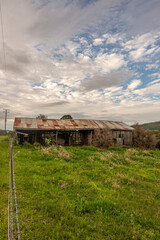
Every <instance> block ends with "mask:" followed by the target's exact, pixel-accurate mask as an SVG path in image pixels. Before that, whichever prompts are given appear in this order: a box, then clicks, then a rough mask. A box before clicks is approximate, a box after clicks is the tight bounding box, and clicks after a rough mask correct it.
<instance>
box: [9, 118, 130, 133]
mask: <svg viewBox="0 0 160 240" xmlns="http://www.w3.org/2000/svg"><path fill="white" fill-rule="evenodd" d="M97 128H99V129H103V128H108V129H111V130H130V131H132V130H133V128H132V127H130V126H128V125H126V124H125V123H122V122H113V121H102V120H56V119H38V118H15V121H14V126H13V129H14V130H87V129H88V130H89V129H97Z"/></svg>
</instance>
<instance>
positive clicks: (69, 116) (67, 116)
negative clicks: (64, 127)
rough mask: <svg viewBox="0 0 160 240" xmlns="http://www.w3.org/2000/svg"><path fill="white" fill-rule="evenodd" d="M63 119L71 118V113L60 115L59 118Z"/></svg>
mask: <svg viewBox="0 0 160 240" xmlns="http://www.w3.org/2000/svg"><path fill="white" fill-rule="evenodd" d="M64 119H73V118H72V116H71V115H69V114H68V115H63V117H61V120H64Z"/></svg>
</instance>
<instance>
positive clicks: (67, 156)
mask: <svg viewBox="0 0 160 240" xmlns="http://www.w3.org/2000/svg"><path fill="white" fill-rule="evenodd" d="M41 151H42V152H43V153H45V154H47V155H56V156H58V157H60V158H65V159H70V158H71V155H70V153H68V152H67V151H66V150H65V149H64V148H63V147H62V146H59V150H58V149H57V146H55V145H52V146H50V147H44V148H42V149H41Z"/></svg>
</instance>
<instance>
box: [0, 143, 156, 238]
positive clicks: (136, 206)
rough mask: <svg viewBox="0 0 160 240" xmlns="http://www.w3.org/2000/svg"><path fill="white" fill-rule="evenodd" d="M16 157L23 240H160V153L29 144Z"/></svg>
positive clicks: (3, 233) (4, 233) (20, 149)
mask: <svg viewBox="0 0 160 240" xmlns="http://www.w3.org/2000/svg"><path fill="white" fill-rule="evenodd" d="M5 151H7V149H6V150H5ZM14 156H15V157H14V162H15V174H16V185H17V193H18V206H19V212H20V214H19V219H20V228H21V234H22V236H23V239H27V240H29V239H101V240H102V239H105V240H106V239H123V240H125V239H127V240H128V239H146V240H148V239H158V238H160V227H159V213H160V212H159V209H160V190H159V189H160V188H159V180H160V152H159V151H156V150H151V151H150V150H139V149H134V148H130V149H125V148H120V147H111V148H110V149H108V150H104V149H97V148H96V147H93V146H84V147H65V148H64V147H60V146H57V147H56V146H53V147H47V148H41V147H40V146H39V145H35V146H30V145H28V146H23V147H20V146H15V147H14ZM5 168H6V170H5V171H6V172H7V171H8V166H5ZM2 183H3V179H2ZM6 184H7V183H6ZM6 186H7V185H6ZM1 201H2V203H1V204H2V205H3V206H6V201H4V199H1ZM3 201H4V202H3ZM3 214H4V216H3V217H4V218H5V219H6V220H5V221H3V223H2V225H3V224H5V223H7V207H4V211H3ZM3 214H2V215H3ZM2 230H6V227H4V226H2ZM2 236H3V238H2V239H7V237H6V236H7V232H4V231H3V232H2Z"/></svg>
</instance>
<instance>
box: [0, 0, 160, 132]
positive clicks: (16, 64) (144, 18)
mask: <svg viewBox="0 0 160 240" xmlns="http://www.w3.org/2000/svg"><path fill="white" fill-rule="evenodd" d="M1 5H2V6H1V9H2V22H3V29H2V22H0V23H1V24H0V128H4V120H3V118H4V113H3V109H4V108H9V109H10V113H9V120H8V128H11V127H12V123H13V118H14V117H15V116H21V117H23V116H25V117H35V116H37V115H38V114H40V113H41V114H46V115H47V116H48V118H60V117H61V116H62V115H64V114H71V115H72V116H73V118H76V119H103V120H118V121H124V122H126V123H128V124H132V123H135V122H139V123H143V122H151V121H158V120H160V14H159V13H160V1H159V0H152V1H151V0H14V1H10V0H1ZM2 30H3V32H4V44H3V35H2ZM3 45H4V48H3ZM4 55H5V58H4Z"/></svg>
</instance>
